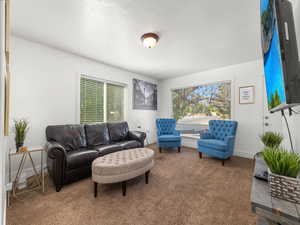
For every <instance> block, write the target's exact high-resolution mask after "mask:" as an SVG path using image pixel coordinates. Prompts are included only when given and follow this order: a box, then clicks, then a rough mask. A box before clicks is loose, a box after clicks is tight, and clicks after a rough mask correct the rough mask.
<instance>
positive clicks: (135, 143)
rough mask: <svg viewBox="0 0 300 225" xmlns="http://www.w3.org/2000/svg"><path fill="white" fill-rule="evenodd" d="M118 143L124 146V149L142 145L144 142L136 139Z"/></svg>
mask: <svg viewBox="0 0 300 225" xmlns="http://www.w3.org/2000/svg"><path fill="white" fill-rule="evenodd" d="M117 144H118V145H120V146H121V147H122V149H129V148H139V147H142V144H141V143H140V142H138V141H135V140H131V141H122V142H118V143H117Z"/></svg>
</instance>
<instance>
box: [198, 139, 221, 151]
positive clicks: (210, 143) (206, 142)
mask: <svg viewBox="0 0 300 225" xmlns="http://www.w3.org/2000/svg"><path fill="white" fill-rule="evenodd" d="M198 146H199V147H201V146H202V147H207V148H213V149H216V150H219V151H226V150H227V145H226V143H225V142H224V141H221V140H217V139H200V140H199V141H198Z"/></svg>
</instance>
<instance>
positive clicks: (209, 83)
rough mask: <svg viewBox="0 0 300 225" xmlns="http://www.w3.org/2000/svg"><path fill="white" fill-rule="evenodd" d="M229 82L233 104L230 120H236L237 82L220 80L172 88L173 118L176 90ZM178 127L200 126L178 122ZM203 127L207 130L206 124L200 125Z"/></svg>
mask: <svg viewBox="0 0 300 225" xmlns="http://www.w3.org/2000/svg"><path fill="white" fill-rule="evenodd" d="M225 82H228V83H230V89H231V90H230V94H231V102H230V117H231V118H230V120H234V118H235V112H234V105H235V80H234V79H233V80H218V81H215V82H208V83H195V84H193V85H188V86H180V87H176V88H171V89H170V102H171V115H172V118H174V112H173V97H172V92H173V91H175V90H179V89H184V88H191V87H198V86H204V85H212V84H218V83H225ZM177 125H183V126H185V125H191V126H193V125H198V124H196V123H195V124H193V123H191V124H186V123H180V122H177ZM200 126H201V127H203V128H207V127H208V126H206V125H204V124H200Z"/></svg>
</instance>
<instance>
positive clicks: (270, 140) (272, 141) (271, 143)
mask: <svg viewBox="0 0 300 225" xmlns="http://www.w3.org/2000/svg"><path fill="white" fill-rule="evenodd" d="M260 140H261V141H262V143H263V144H264V145H265V146H266V147H270V148H279V146H280V144H281V142H282V140H283V136H282V134H280V133H276V132H271V131H268V132H265V133H264V134H263V135H260Z"/></svg>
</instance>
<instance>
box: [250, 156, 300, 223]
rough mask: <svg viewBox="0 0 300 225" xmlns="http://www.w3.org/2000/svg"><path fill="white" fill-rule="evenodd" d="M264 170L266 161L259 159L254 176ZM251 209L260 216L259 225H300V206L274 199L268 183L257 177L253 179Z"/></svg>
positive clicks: (256, 161)
mask: <svg viewBox="0 0 300 225" xmlns="http://www.w3.org/2000/svg"><path fill="white" fill-rule="evenodd" d="M264 170H267V166H266V163H265V161H264V160H263V159H262V158H259V157H257V158H256V160H255V168H254V174H255V173H256V172H258V171H264ZM254 174H253V175H254ZM251 207H252V211H253V212H254V213H256V214H257V215H258V221H257V224H258V225H263V224H270V225H273V224H274V225H275V224H276V225H278V224H282V225H286V224H290V225H300V205H298V204H294V203H291V202H288V201H284V200H280V199H277V198H273V197H272V196H271V194H270V190H269V185H268V182H266V181H261V180H258V179H256V178H255V177H253V179H252V190H251Z"/></svg>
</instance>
